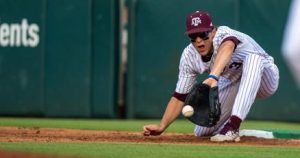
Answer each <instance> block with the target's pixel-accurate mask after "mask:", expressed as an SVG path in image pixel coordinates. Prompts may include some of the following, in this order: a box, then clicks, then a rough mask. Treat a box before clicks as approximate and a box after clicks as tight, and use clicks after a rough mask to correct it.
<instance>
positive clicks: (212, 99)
mask: <svg viewBox="0 0 300 158" xmlns="http://www.w3.org/2000/svg"><path fill="white" fill-rule="evenodd" d="M185 105H190V106H192V107H193V108H194V114H193V115H192V116H190V117H187V119H189V120H190V121H191V122H193V123H194V124H197V125H200V126H205V127H212V126H214V125H216V123H217V122H218V121H219V119H220V115H221V104H220V102H219V96H218V87H217V86H216V87H212V88H211V87H209V86H208V85H206V84H202V83H198V84H195V85H194V87H193V88H192V90H191V92H190V93H189V94H188V96H187V98H186V100H185Z"/></svg>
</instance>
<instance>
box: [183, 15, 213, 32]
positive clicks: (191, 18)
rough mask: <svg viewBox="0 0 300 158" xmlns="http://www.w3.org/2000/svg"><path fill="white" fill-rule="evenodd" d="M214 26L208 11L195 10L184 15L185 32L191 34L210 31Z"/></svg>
mask: <svg viewBox="0 0 300 158" xmlns="http://www.w3.org/2000/svg"><path fill="white" fill-rule="evenodd" d="M213 28H214V25H213V23H212V19H211V17H210V16H209V14H208V13H206V12H202V11H196V12H194V13H192V14H190V15H188V16H187V17H186V32H185V34H192V33H198V32H206V31H210V30H212V29H213Z"/></svg>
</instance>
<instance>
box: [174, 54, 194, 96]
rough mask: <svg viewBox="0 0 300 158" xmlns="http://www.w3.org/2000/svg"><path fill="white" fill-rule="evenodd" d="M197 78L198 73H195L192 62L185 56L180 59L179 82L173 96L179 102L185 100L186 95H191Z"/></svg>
mask: <svg viewBox="0 0 300 158" xmlns="http://www.w3.org/2000/svg"><path fill="white" fill-rule="evenodd" d="M196 76H197V73H196V72H194V71H193V69H192V66H191V62H189V60H188V57H187V56H186V55H185V54H183V55H182V56H181V59H180V64H179V74H178V81H177V84H176V90H175V93H174V94H173V96H174V97H176V98H177V99H179V100H185V97H186V94H188V93H189V91H190V90H191V88H192V86H193V85H194V84H195V82H196Z"/></svg>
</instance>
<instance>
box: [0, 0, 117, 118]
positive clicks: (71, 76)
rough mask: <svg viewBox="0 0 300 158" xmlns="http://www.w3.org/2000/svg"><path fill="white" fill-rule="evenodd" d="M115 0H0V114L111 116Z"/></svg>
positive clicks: (113, 103)
mask: <svg viewBox="0 0 300 158" xmlns="http://www.w3.org/2000/svg"><path fill="white" fill-rule="evenodd" d="M118 8H119V4H118V1H117V0H25V1H24V0H13V1H12V0H0V109H1V110H0V114H1V115H2V116H11V115H14V116H46V117H105V118H114V117H116V115H117V114H116V113H117V110H116V109H117V108H116V100H117V95H116V94H117V86H116V85H117V84H116V81H117V72H118V70H117V69H118V43H119V42H118V41H119V37H118V36H119V33H118V30H119V25H118V21H119V19H118V18H119V15H117V14H118V10H119V9H118Z"/></svg>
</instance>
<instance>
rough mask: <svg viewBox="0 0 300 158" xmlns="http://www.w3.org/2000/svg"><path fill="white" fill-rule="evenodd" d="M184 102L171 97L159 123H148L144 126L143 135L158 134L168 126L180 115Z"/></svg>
mask: <svg viewBox="0 0 300 158" xmlns="http://www.w3.org/2000/svg"><path fill="white" fill-rule="evenodd" d="M183 104H184V102H182V101H180V100H179V99H177V98H175V97H172V98H171V99H170V101H169V103H168V105H167V108H166V110H165V113H164V115H163V118H162V119H161V121H160V124H150V125H145V126H144V135H145V136H149V135H160V134H161V133H162V132H164V131H165V130H166V129H167V128H168V126H169V125H170V124H171V123H172V122H173V121H174V120H175V119H176V118H177V117H178V116H179V115H180V112H181V109H182V107H183Z"/></svg>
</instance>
